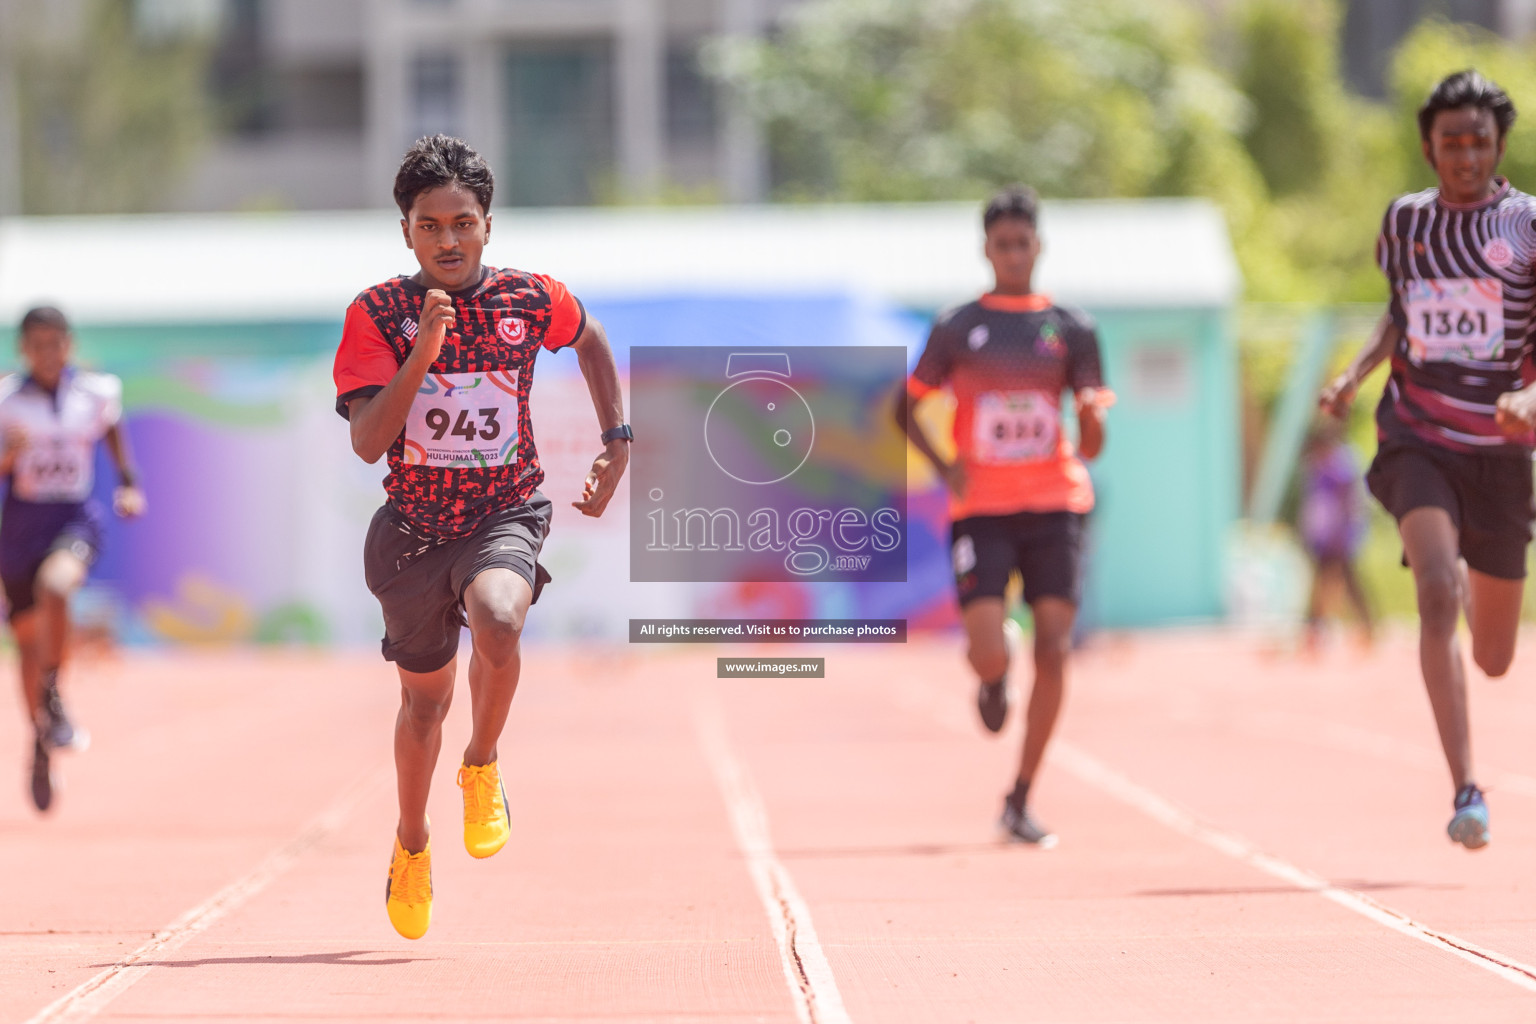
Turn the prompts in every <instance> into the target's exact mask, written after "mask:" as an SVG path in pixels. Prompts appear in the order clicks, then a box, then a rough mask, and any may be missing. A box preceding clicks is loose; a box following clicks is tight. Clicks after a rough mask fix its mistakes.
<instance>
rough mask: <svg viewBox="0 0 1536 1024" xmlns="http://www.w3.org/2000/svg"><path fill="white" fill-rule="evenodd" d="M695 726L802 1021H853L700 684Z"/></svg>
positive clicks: (715, 706) (762, 811) (753, 790)
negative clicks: (769, 927) (777, 949)
mask: <svg viewBox="0 0 1536 1024" xmlns="http://www.w3.org/2000/svg"><path fill="white" fill-rule="evenodd" d="M693 710H694V726H695V728H696V731H697V734H698V740H699V746H700V748H702V750H703V751H704V757H705V760H707V761H708V762H709V767H710V770H711V771H713V772H714V775H715V782H716V784H718V785H719V787H720V795H721V796H722V797H723V798H724V800H725V807H726V810H727V812H729V815H730V819H731V830H732V831H733V832H735V834H736V845H738V846H739V847H741V852H742V854H743V855H745V857H746V860H747V871H748V873H749V874H751V876H752V883H753V885H755V886H756V887H757V895H758V897H759V898H760V899H761V900H762V901H763V909H764V910H765V911H767V913H768V923H769V924H770V925H771V926H772V928H773V937H774V941H776V942H777V943H778V945H779V959H780V960H781V961H782V963H783V966H784V980H785V981H786V982H787V983H788V985H789V992H790V996H791V998H792V999H793V1000H794V1004H795V1014H796V1016H798V1017H799V1018H800V1021H801V1024H852V1022H851V1020H850V1019H849V1017H848V1011H847V1010H845V1009H844V1008H843V996H842V993H840V992H839V991H838V990H837V981H836V979H834V978H833V976H832V965H831V964H829V963H828V962H827V956H826V954H825V953H824V952H822V949H821V943H820V942H819V941H818V940H817V938H816V926H815V925H814V924H813V923H812V921H811V910H810V907H808V906H806V903H805V900H803V899H801V898H800V892H799V890H797V889H796V888H795V882H794V879H792V878H791V877H790V875H789V872H788V871H786V870H785V869H784V865H783V864H780V863H779V858H778V856H777V855H775V853H774V851H773V840H772V838H771V837H770V835H769V833H768V811H767V809H766V808H765V807H764V806H763V800H762V797H760V796H759V795H758V792H757V787H756V786H754V785H753V784H752V778H751V776H750V775H748V774H747V769H746V766H745V765H743V764H742V763H741V762H740V761H739V760H738V759H737V758H736V756H735V754H733V753H732V752H731V745H730V740H729V738H728V737H727V735H726V731H725V716H724V714H723V712H722V711H721V709H720V703H719V700H718V699H717V698H716V697H715V696H714V694H713V693H710V692H709V691H708V690H705V689H703V688H702V687H701V688H699V689H698V690H697V691H695V697H694V702H693Z"/></svg>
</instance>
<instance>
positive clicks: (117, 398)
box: [0, 369, 123, 502]
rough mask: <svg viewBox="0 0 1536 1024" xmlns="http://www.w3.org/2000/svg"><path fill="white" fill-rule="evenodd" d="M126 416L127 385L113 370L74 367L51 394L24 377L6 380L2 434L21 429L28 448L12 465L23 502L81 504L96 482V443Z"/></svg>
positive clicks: (0, 395)
mask: <svg viewBox="0 0 1536 1024" xmlns="http://www.w3.org/2000/svg"><path fill="white" fill-rule="evenodd" d="M122 415H123V384H122V381H120V380H118V378H116V377H114V376H112V375H111V374H108V373H91V372H88V371H85V370H74V369H71V370H70V371H68V373H67V374H66V375H65V377H64V378H63V379H61V380H60V382H59V387H58V392H57V394H50V393H49V392H46V391H44V390H43V389H42V388H40V387H38V386H37V385H36V384H34V383H31V382H29V381H28V379H27V378H26V377H24V376H22V375H19V374H18V375H13V376H11V377H7V378H6V379H5V381H4V382H3V383H0V438H3V437H4V434H5V432H6V431H8V430H19V431H20V432H21V433H22V434H23V435H24V436H25V438H26V441H25V446H24V447H22V448H21V449H20V450H19V451H18V452H17V453H16V462H15V464H14V466H13V467H12V469H11V492H12V493H13V494H15V496H16V497H18V498H20V499H21V500H22V501H35V502H78V501H84V500H86V499H87V498H89V497H90V496H91V488H92V487H93V486H94V484H95V468H96V443H97V442H98V441H100V440H101V439H102V437H103V436H104V435H105V434H106V433H107V431H108V430H110V429H111V428H112V427H113V426H114V425H115V424H117V422H118V421H119V420H121V419H122Z"/></svg>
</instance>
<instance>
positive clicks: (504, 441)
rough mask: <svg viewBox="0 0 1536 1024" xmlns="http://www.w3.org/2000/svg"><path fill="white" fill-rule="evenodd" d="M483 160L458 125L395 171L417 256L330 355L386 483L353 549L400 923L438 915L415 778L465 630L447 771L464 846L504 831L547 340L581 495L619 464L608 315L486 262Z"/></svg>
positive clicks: (350, 318)
mask: <svg viewBox="0 0 1536 1024" xmlns="http://www.w3.org/2000/svg"><path fill="white" fill-rule="evenodd" d="M492 187H493V182H492V178H491V170H490V168H489V167H488V166H487V165H486V163H485V161H484V160H483V159H481V157H480V156H479V155H478V154H477V153H476V152H475V151H474V150H472V149H470V148H469V147H468V146H467V145H465V144H464V143H463V142H461V141H460V140H458V139H453V138H448V137H447V136H443V135H435V136H432V137H430V138H423V139H421V140H419V141H418V142H417V143H416V144H415V145H414V146H412V147H411V150H410V152H408V153H406V155H405V161H404V162H403V163H402V164H401V165H400V170H399V173H398V174H397V175H396V177H395V201H396V203H398V204H399V206H400V212H401V214H402V217H403V219H402V220H401V227H402V229H403V230H404V232H405V244H406V246H407V248H409V249H410V250H411V251H412V252H413V253H414V254H415V256H416V260H417V262H418V263H420V264H421V269H420V270H419V271H418V272H417V273H416V274H414V275H413V276H411V277H397V278H393V279H391V280H389V281H386V282H384V283H383V284H381V285H377V286H375V287H373V288H370V289H368V290H367V291H365V292H363V293H362V294H361V295H359V296H358V297H357V299H356V301H354V302H353V303H352V305H351V307H350V308H349V309H348V310H347V318H346V325H345V327H344V328H343V332H342V339H341V347H340V349H339V350H338V351H337V353H336V368H335V377H336V392H337V396H336V410H337V411H338V412H339V413H341V415H342V416H344V417H346V418H347V419H348V420H349V421H350V422H351V429H352V448H353V450H354V451H356V452H357V454H358V455H359V456H361V457H362V458H363V459H364V460H366V461H367V462H370V463H371V462H377V461H378V459H379V457H380V456H382V455H386V454H387V455H388V457H389V475H388V476H386V477H385V478H384V490H385V493H386V495H387V500H386V501H385V503H384V505H383V507H382V508H380V509H379V511H378V512H377V513H376V514H375V515H374V517H373V524H372V526H371V527H370V528H369V530H368V539H367V543H366V545H365V548H364V552H363V562H364V571H365V574H366V577H367V580H368V589H369V590H371V591H373V593H374V595H375V596H376V597H378V599H379V603H380V604H381V605H382V606H383V609H384V634H385V635H384V657H385V659H387V660H389V661H393V662H394V663H395V665H396V668H397V669H398V670H399V672H400V715H399V718H398V719H397V720H396V723H395V769H396V774H397V779H398V784H399V799H400V823H399V827H398V829H397V830H396V838H395V849H394V857H393V860H392V861H391V864H390V869H389V889H388V896H387V898H386V907H387V910H388V912H389V920H390V922H391V923H392V924H393V925H394V926H395V929H396V930H397V931H398V932H399V933H400V934H401V935H404V936H405V937H406V938H410V939H415V938H420V937H421V936H422V935H423V934H425V933H426V930H427V927H428V925H430V924H431V922H432V880H431V849H430V844H429V842H428V840H429V826H428V824H427V817H426V806H427V793H428V790H429V789H430V788H431V783H432V769H433V767H434V766H435V765H436V763H437V754H438V749H439V747H440V746H441V744H442V724H443V717H444V716H445V715H446V714H447V712H448V705H449V702H450V701H451V700H452V699H453V684H454V675H455V672H456V669H457V655H458V649H459V628H460V626H461V625H468V626H469V634H470V640H471V641H472V644H473V651H472V654H471V655H470V661H469V694H470V701H471V704H472V707H473V723H474V724H473V731H472V733H471V735H470V739H469V745H468V746H467V747H466V748H465V750H464V759H463V766H462V767H461V768H460V769H459V785H460V787H461V788H462V789H463V795H464V845H465V847H466V848H467V849H468V850H469V852H470V854H471V855H473V856H475V857H489V856H491V855H492V854H494V853H496V852H497V851H498V850H500V849H501V848H502V846H503V845H505V843H506V841H507V837H508V836H509V835H510V832H511V825H510V822H509V819H508V815H507V806H506V791H505V790H504V788H503V786H502V782H501V776H500V774H499V772H498V771H497V767H496V760H497V750H496V743H497V740H498V739H499V738H500V736H501V730H502V727H503V726H504V725H505V724H506V721H507V713H508V710H509V709H510V707H511V704H512V695H513V693H514V692H515V691H516V689H517V678H518V670H519V667H520V660H519V652H518V641H519V637H520V636H521V634H522V630H523V620H524V617H525V616H526V615H527V613H528V606H529V605H531V604H532V603H533V602H534V601H536V600H537V599H538V595H539V590H540V589H541V588H542V586H543V584H544V583H545V582H547V581H548V579H549V576H548V574H547V573H545V572H544V570H543V567H542V566H540V565H539V564H538V556H539V550H540V548H541V547H542V546H543V544H544V538H545V536H546V534H547V533H548V531H549V521H550V515H551V511H552V506H551V504H550V501H549V499H548V498H546V497H544V495H542V494H540V493H539V491H538V485H539V483H540V482H541V481H542V480H543V479H544V472H543V470H542V469H540V467H539V458H538V454H537V452H536V451H535V449H534V441H533V420H532V419H531V418H530V416H529V412H528V393H529V388H530V387H531V386H532V384H533V368H534V358H535V357H536V356H537V355H538V354H539V352H540V351H541V350H548V351H550V352H556V351H559V350H561V349H564V348H573V349H574V350H575V352H576V359H577V362H578V364H579V365H580V367H581V372H582V375H583V376H584V377H585V378H586V381H587V387H588V390H589V391H590V392H591V395H592V403H593V406H594V407H595V408H596V410H597V419H598V423H599V424H600V425H601V432H602V443H603V445H604V448H603V452H602V454H601V455H599V456H598V457H597V459H596V461H594V462H593V464H592V471H591V473H589V474H588V475H587V480H586V485H585V487H584V489H583V493H582V496H581V500H580V501H576V502H573V503H572V504H573V506H574V507H575V508H577V509H579V510H580V511H581V512H582V513H583V514H584V515H589V516H599V515H601V514H602V512H603V509H604V508H606V507H607V505H608V501H609V499H610V498H612V497H613V493H614V489H615V488H616V487H617V486H618V483H619V479H620V478H621V477H622V476H623V475H624V469H625V467H626V466H627V465H628V464H629V447H628V441H629V438H630V437H631V432H630V429H629V427H628V425H627V424H625V423H624V411H623V396H622V395H621V394H620V391H619V375H618V369H617V367H616V366H615V365H614V361H613V353H612V352H611V351H610V350H609V348H608V339H607V336H606V335H605V334H604V333H603V329H602V326H601V325H600V324H599V323H598V322H597V321H596V320H592V319H589V318H588V316H587V314H586V310H585V309H583V307H582V305H581V303H580V302H578V301H577V300H576V298H575V296H573V295H572V294H571V293H570V292H569V291H567V290H566V288H565V285H563V284H561V283H560V282H559V281H556V280H554V279H552V278H549V277H544V276H542V275H538V274H529V273H525V272H524V271H520V270H498V269H495V268H492V267H486V266H482V265H481V263H480V256H481V251H482V250H483V248H484V246H485V243H486V241H487V240H488V239H489V237H490V232H491V214H490V206H491V192H492Z"/></svg>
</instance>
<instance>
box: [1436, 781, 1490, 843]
mask: <svg viewBox="0 0 1536 1024" xmlns="http://www.w3.org/2000/svg"><path fill="white" fill-rule="evenodd" d="M1455 807H1456V814H1455V816H1454V817H1452V818H1451V823H1450V824H1449V825H1447V826H1446V827H1445V831H1446V832H1447V833H1448V834H1449V835H1450V837H1451V841H1452V842H1456V843H1460V844H1461V845H1462V846H1465V847H1466V848H1467V849H1469V850H1481V849H1482V848H1483V847H1485V846H1487V845H1488V805H1487V804H1485V803H1483V791H1482V790H1480V789H1478V788H1477V787H1476V786H1474V785H1473V784H1472V783H1470V782H1469V783H1467V784H1466V785H1465V786H1462V787H1461V789H1460V790H1458V791H1457V793H1456V803H1455Z"/></svg>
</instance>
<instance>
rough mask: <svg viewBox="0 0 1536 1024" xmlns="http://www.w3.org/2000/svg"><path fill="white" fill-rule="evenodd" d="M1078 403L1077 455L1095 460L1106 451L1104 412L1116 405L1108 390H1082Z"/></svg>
mask: <svg viewBox="0 0 1536 1024" xmlns="http://www.w3.org/2000/svg"><path fill="white" fill-rule="evenodd" d="M1073 397H1074V398H1075V399H1076V401H1077V453H1078V454H1079V455H1081V456H1082V457H1083V458H1084V459H1087V460H1090V461H1091V460H1093V459H1096V458H1098V457H1099V453H1100V452H1102V451H1103V450H1104V412H1105V410H1106V409H1108V408H1109V407H1110V406H1111V405H1112V404H1114V397H1115V396H1114V393H1113V392H1111V391H1110V390H1109V389H1108V388H1080V389H1079V390H1078V392H1077V394H1076V395H1074V396H1073Z"/></svg>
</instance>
